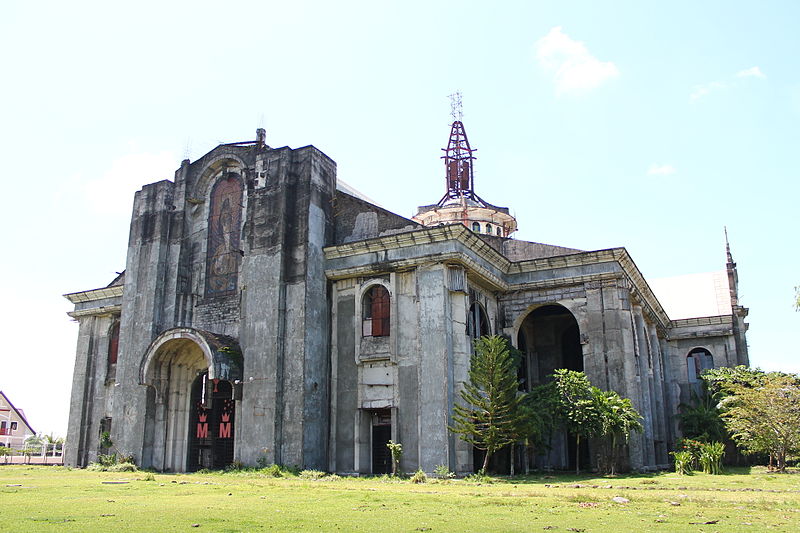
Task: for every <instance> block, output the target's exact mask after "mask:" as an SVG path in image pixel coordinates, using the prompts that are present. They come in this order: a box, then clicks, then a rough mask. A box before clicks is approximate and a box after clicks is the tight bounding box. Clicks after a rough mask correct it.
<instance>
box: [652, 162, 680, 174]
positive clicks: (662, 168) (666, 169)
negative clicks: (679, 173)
mask: <svg viewBox="0 0 800 533" xmlns="http://www.w3.org/2000/svg"><path fill="white" fill-rule="evenodd" d="M675 172H676V170H675V167H673V166H672V165H659V164H657V163H653V164H652V165H650V168H648V169H647V175H648V176H670V175H672V174H675Z"/></svg>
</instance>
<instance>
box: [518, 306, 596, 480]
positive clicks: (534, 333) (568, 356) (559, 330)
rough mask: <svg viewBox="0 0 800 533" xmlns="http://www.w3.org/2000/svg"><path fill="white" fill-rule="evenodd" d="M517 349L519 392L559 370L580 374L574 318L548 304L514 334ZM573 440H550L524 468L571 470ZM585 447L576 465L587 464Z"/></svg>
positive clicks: (564, 436)
mask: <svg viewBox="0 0 800 533" xmlns="http://www.w3.org/2000/svg"><path fill="white" fill-rule="evenodd" d="M517 347H518V348H519V350H520V351H521V352H522V353H523V360H522V364H521V365H520V370H519V373H520V374H519V378H520V388H521V389H522V390H526V391H529V390H530V389H531V388H532V387H535V386H537V385H542V384H544V383H547V382H548V381H550V380H551V377H550V376H552V374H553V372H554V371H555V370H557V369H559V368H566V369H567V370H575V371H577V372H583V347H582V345H581V336H580V328H579V327H578V321H577V320H576V319H575V316H574V315H573V314H572V313H571V312H570V311H569V309H567V308H566V307H564V306H562V305H558V304H549V305H543V306H541V307H537V308H536V309H534V310H533V311H531V312H530V313H528V315H527V316H526V317H525V318H524V320H523V321H522V323H521V324H520V327H519V331H518V333H517ZM575 446H576V439H575V437H574V436H572V435H567V434H566V433H564V432H561V433H557V434H555V435H553V436H552V439H551V442H550V447H551V448H550V451H549V452H548V453H547V454H546V455H543V456H539V457H528V459H527V461H528V465H527V466H528V467H536V466H551V467H555V468H565V469H574V468H575V455H576V454H575V451H576V450H575ZM589 457H590V455H589V445H588V443H587V442H586V440H585V439H584V440H583V441H582V442H581V449H580V463H581V464H582V465H588V464H589Z"/></svg>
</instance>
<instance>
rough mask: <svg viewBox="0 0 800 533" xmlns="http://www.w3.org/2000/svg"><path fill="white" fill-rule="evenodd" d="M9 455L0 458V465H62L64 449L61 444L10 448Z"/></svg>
mask: <svg viewBox="0 0 800 533" xmlns="http://www.w3.org/2000/svg"><path fill="white" fill-rule="evenodd" d="M10 451H11V454H10V455H3V456H2V457H0V465H4V464H8V465H22V464H25V465H63V464H64V447H63V445H61V444H46V443H45V444H42V445H41V446H26V447H24V448H19V449H17V448H10Z"/></svg>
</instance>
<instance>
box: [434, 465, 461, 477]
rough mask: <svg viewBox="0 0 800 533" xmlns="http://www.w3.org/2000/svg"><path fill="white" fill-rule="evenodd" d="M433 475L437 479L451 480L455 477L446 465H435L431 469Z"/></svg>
mask: <svg viewBox="0 0 800 533" xmlns="http://www.w3.org/2000/svg"><path fill="white" fill-rule="evenodd" d="M433 473H434V474H435V475H436V477H438V478H439V479H453V478H454V477H456V475H455V474H454V473H452V472H451V471H450V469H449V468H448V467H447V465H436V468H434V469H433Z"/></svg>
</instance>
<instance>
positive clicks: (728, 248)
mask: <svg viewBox="0 0 800 533" xmlns="http://www.w3.org/2000/svg"><path fill="white" fill-rule="evenodd" d="M723 228H724V230H725V253H726V254H727V256H728V263H733V256H732V255H731V243H730V242H728V226H723Z"/></svg>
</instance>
